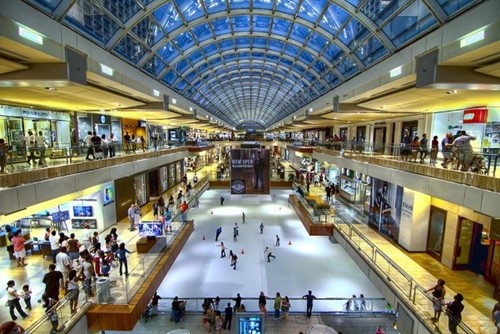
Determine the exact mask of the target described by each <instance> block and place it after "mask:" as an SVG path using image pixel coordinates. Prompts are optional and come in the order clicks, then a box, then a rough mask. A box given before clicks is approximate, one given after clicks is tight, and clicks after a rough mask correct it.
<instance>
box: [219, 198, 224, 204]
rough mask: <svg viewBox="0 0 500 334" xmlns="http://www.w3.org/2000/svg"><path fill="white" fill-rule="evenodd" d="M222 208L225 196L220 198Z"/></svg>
mask: <svg viewBox="0 0 500 334" xmlns="http://www.w3.org/2000/svg"><path fill="white" fill-rule="evenodd" d="M220 206H224V196H221V197H220Z"/></svg>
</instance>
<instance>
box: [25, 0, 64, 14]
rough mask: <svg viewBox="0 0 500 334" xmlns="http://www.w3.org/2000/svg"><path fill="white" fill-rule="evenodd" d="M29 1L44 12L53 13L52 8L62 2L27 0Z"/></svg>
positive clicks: (57, 0) (59, 0) (60, 0)
mask: <svg viewBox="0 0 500 334" xmlns="http://www.w3.org/2000/svg"><path fill="white" fill-rule="evenodd" d="M28 2H29V3H32V4H34V5H35V6H36V7H38V8H40V9H42V10H43V11H45V12H48V13H53V12H54V9H56V8H57V6H58V5H59V4H60V3H61V2H62V0H29V1H28Z"/></svg>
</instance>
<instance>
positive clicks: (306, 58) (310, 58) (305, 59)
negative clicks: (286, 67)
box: [299, 51, 314, 66]
mask: <svg viewBox="0 0 500 334" xmlns="http://www.w3.org/2000/svg"><path fill="white" fill-rule="evenodd" d="M299 59H300V60H302V61H303V62H304V63H305V64H306V65H307V66H309V65H310V64H311V62H312V61H313V60H314V57H313V56H312V55H311V54H310V53H309V52H307V51H302V52H301V53H300V56H299Z"/></svg>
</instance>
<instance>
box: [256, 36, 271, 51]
mask: <svg viewBox="0 0 500 334" xmlns="http://www.w3.org/2000/svg"><path fill="white" fill-rule="evenodd" d="M267 41H268V40H267V39H266V38H260V37H256V38H253V40H252V45H253V46H254V47H256V48H262V49H264V48H266V47H267Z"/></svg>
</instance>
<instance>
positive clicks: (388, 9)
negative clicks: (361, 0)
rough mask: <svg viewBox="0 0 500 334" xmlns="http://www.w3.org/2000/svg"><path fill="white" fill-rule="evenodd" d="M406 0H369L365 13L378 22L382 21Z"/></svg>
mask: <svg viewBox="0 0 500 334" xmlns="http://www.w3.org/2000/svg"><path fill="white" fill-rule="evenodd" d="M406 2H407V0H406V1H401V0H385V1H367V2H366V4H365V6H364V7H363V10H362V11H363V13H365V15H366V16H368V17H369V18H370V19H372V21H374V22H375V23H377V24H380V23H382V22H383V21H384V20H385V19H387V18H388V17H389V16H391V15H392V13H394V12H395V11H397V10H398V9H399V8H401V6H403V5H404V4H405V3H406Z"/></svg>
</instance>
